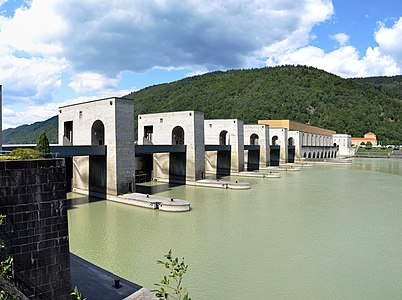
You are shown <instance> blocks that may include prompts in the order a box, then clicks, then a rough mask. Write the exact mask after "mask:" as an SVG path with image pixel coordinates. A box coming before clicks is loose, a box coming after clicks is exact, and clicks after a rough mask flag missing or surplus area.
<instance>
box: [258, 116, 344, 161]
mask: <svg viewBox="0 0 402 300" xmlns="http://www.w3.org/2000/svg"><path fill="white" fill-rule="evenodd" d="M258 124H265V125H268V126H269V131H270V133H269V134H270V137H271V139H272V141H271V145H273V146H275V145H276V146H279V147H280V162H281V163H285V162H293V161H294V159H295V158H298V159H300V158H326V157H331V156H332V155H333V151H334V149H332V147H334V144H333V139H332V136H333V135H334V134H336V131H333V130H328V129H324V128H320V127H315V126H311V125H307V124H302V123H298V122H295V121H291V120H258Z"/></svg>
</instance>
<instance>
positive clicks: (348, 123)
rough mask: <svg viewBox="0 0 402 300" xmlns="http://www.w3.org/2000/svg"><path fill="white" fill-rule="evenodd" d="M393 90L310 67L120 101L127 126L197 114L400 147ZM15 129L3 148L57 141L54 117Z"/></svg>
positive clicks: (188, 84) (397, 91)
mask: <svg viewBox="0 0 402 300" xmlns="http://www.w3.org/2000/svg"><path fill="white" fill-rule="evenodd" d="M401 83H402V76H394V77H373V78H353V79H343V78H341V77H339V76H336V75H333V74H330V73H328V72H325V71H322V70H318V69H316V68H312V67H305V66H296V67H295V66H281V67H269V68H262V69H250V70H230V71H225V72H222V71H218V72H212V73H207V74H204V75H200V76H194V77H189V78H185V79H182V80H179V81H175V82H171V83H166V84H159V85H155V86H151V87H147V88H144V89H142V90H140V91H137V92H133V93H131V94H129V95H127V96H125V97H126V98H129V99H132V100H133V101H134V107H135V118H137V116H138V114H145V113H157V112H168V111H180V110H198V111H202V112H204V115H205V119H215V118H239V119H243V120H244V122H245V124H253V123H257V121H258V120H259V119H290V120H294V121H297V122H300V123H307V124H310V125H313V126H318V127H323V128H326V129H331V130H335V131H337V132H338V133H348V134H351V135H353V136H363V134H364V133H366V132H368V131H372V132H375V133H376V134H377V138H378V139H379V140H380V141H383V142H384V143H388V142H391V141H394V140H401V139H402V121H401V118H402V101H401V100H402V91H401V86H402V84H401ZM135 123H137V122H135ZM20 127H22V128H20ZM20 127H18V128H15V129H13V130H11V131H10V129H7V130H5V131H4V132H3V134H4V136H3V143H4V144H6V143H8V144H9V143H23V142H25V143H32V142H34V141H36V138H37V136H39V134H40V133H38V132H39V131H45V132H46V133H47V134H48V137H49V138H50V139H51V142H52V143H53V142H56V141H57V117H53V118H51V119H49V120H47V121H45V122H38V123H35V124H32V125H29V126H27V125H24V126H20ZM7 131H9V132H7ZM5 133H6V134H5Z"/></svg>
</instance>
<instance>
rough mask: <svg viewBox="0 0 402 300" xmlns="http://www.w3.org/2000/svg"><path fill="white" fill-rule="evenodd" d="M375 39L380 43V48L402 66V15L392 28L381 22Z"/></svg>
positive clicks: (380, 50) (381, 51)
mask: <svg viewBox="0 0 402 300" xmlns="http://www.w3.org/2000/svg"><path fill="white" fill-rule="evenodd" d="M375 40H376V42H377V43H378V50H379V52H380V53H382V54H384V55H388V56H389V57H391V58H392V59H393V60H394V61H396V62H397V63H398V65H399V66H400V67H402V43H401V41H402V17H401V18H399V20H398V21H396V22H395V24H394V25H393V26H392V27H391V28H387V27H386V26H385V24H383V23H380V27H379V29H378V30H377V32H376V33H375Z"/></svg>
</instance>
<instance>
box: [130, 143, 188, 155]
mask: <svg viewBox="0 0 402 300" xmlns="http://www.w3.org/2000/svg"><path fill="white" fill-rule="evenodd" d="M184 152H186V145H135V155H136V156H137V155H144V154H153V153H184Z"/></svg>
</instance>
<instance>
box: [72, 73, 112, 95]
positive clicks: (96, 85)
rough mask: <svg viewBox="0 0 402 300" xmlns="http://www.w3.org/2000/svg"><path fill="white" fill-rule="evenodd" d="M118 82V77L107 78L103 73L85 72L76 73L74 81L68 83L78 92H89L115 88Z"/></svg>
mask: <svg viewBox="0 0 402 300" xmlns="http://www.w3.org/2000/svg"><path fill="white" fill-rule="evenodd" d="M118 82H119V80H118V79H111V78H106V77H105V76H103V75H102V74H98V73H92V72H85V73H77V74H74V76H73V79H72V81H71V82H70V83H69V84H68V85H69V86H70V87H71V88H72V89H73V90H75V91H76V92H77V93H87V92H93V91H97V90H108V89H115V88H116V87H117V85H118Z"/></svg>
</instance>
